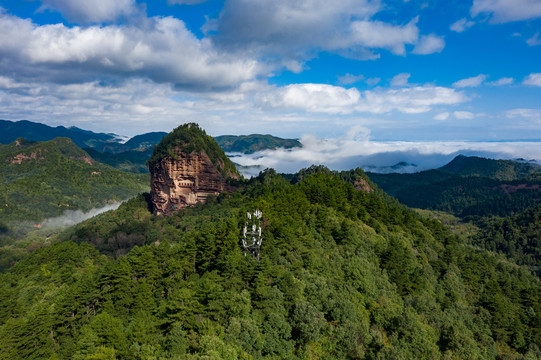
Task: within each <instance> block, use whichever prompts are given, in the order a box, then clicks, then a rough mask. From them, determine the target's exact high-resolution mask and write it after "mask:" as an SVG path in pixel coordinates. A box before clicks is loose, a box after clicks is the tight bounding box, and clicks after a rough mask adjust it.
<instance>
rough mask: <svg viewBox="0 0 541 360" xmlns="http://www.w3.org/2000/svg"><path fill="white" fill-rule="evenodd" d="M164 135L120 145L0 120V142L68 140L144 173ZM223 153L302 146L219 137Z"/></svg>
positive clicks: (73, 131) (263, 138)
mask: <svg viewBox="0 0 541 360" xmlns="http://www.w3.org/2000/svg"><path fill="white" fill-rule="evenodd" d="M165 135H167V133H166V132H150V133H146V134H141V135H136V136H134V137H132V138H131V139H129V140H128V141H127V142H124V143H123V142H121V141H120V140H121V139H120V136H118V135H116V134H105V133H95V132H92V131H87V130H82V129H79V128H77V127H69V128H66V127H64V126H57V127H51V126H48V125H45V124H41V123H35V122H32V121H27V120H21V121H7V120H0V143H1V144H9V143H12V142H13V141H15V140H16V139H18V138H24V139H26V140H30V141H48V140H52V139H54V138H57V137H67V138H69V139H71V140H72V141H73V142H74V143H75V144H76V145H77V146H79V147H81V148H83V149H85V150H86V151H87V152H88V153H89V154H90V155H91V156H92V158H94V159H96V160H98V161H100V162H103V163H105V164H108V165H111V166H113V167H116V168H118V169H121V170H124V171H130V172H134V173H146V172H148V168H147V165H146V161H147V160H148V158H149V157H150V156H151V155H152V150H153V147H154V145H156V144H158V143H159V142H160V141H161V140H162V138H163V137H164V136H165ZM214 139H215V140H216V142H217V143H218V145H220V147H221V148H222V149H223V150H224V151H225V152H228V153H229V152H238V153H244V154H251V153H254V152H256V151H260V150H274V149H277V148H286V149H290V148H294V147H301V146H302V145H301V143H300V142H299V141H298V140H297V139H282V138H279V137H276V136H272V135H260V134H252V135H239V136H237V135H222V136H217V137H215V138H214Z"/></svg>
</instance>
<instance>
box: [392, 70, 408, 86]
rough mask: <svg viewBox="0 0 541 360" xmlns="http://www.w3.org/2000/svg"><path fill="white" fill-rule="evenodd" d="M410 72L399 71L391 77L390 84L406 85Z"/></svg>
mask: <svg viewBox="0 0 541 360" xmlns="http://www.w3.org/2000/svg"><path fill="white" fill-rule="evenodd" d="M410 76H411V74H408V73H400V74H397V75H395V76H394V77H393V78H392V79H391V86H406V85H408V80H409V78H410Z"/></svg>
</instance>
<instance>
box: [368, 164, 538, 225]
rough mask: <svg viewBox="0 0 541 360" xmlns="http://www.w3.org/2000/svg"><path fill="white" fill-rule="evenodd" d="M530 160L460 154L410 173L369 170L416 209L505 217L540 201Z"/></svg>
mask: <svg viewBox="0 0 541 360" xmlns="http://www.w3.org/2000/svg"><path fill="white" fill-rule="evenodd" d="M539 169H540V168H539V166H537V165H535V164H527V163H520V162H516V161H502V160H489V159H481V158H475V157H473V158H465V157H463V156H459V157H457V158H455V159H454V160H453V161H452V162H451V163H449V164H448V165H446V166H444V167H442V168H440V169H437V170H428V171H421V172H419V173H415V174H375V173H368V175H369V177H370V179H372V180H373V181H374V182H375V183H376V184H377V185H378V186H379V187H380V188H382V189H383V190H385V191H386V192H387V193H388V194H390V195H392V196H394V197H396V198H397V199H398V200H399V201H400V202H402V203H404V204H406V205H408V206H410V207H415V208H421V209H432V210H440V211H446V212H449V213H452V214H454V215H456V216H459V217H461V218H465V217H468V216H476V217H478V216H492V215H495V216H509V215H512V214H515V213H518V212H521V211H523V210H525V209H527V208H529V207H531V206H534V205H536V204H537V203H539V202H540V201H541V171H540V170H539Z"/></svg>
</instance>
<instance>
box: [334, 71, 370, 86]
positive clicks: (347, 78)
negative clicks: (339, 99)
mask: <svg viewBox="0 0 541 360" xmlns="http://www.w3.org/2000/svg"><path fill="white" fill-rule="evenodd" d="M362 80H364V75H362V74H359V75H352V74H349V73H347V74H345V75H342V76H339V77H338V82H339V83H340V84H342V85H351V84H355V83H356V82H359V81H362Z"/></svg>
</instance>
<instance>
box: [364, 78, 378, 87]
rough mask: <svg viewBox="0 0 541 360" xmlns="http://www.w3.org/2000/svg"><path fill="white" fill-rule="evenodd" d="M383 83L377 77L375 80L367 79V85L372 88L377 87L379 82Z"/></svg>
mask: <svg viewBox="0 0 541 360" xmlns="http://www.w3.org/2000/svg"><path fill="white" fill-rule="evenodd" d="M380 81H381V79H380V78H379V77H375V78H368V79H366V81H365V82H366V84H368V85H370V86H374V85H377V84H378V83H379V82H380Z"/></svg>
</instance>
